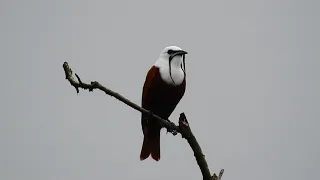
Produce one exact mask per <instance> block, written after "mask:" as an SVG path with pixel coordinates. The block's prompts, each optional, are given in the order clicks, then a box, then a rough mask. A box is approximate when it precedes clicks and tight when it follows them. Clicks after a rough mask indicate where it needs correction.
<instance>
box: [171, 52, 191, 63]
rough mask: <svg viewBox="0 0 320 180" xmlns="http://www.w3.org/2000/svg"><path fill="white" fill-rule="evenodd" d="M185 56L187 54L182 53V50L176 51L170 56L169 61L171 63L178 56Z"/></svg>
mask: <svg viewBox="0 0 320 180" xmlns="http://www.w3.org/2000/svg"><path fill="white" fill-rule="evenodd" d="M185 54H188V52H186V51H183V50H179V51H176V52H175V53H173V54H171V55H170V57H169V61H171V60H172V59H173V58H174V57H175V56H178V55H180V56H183V55H185Z"/></svg>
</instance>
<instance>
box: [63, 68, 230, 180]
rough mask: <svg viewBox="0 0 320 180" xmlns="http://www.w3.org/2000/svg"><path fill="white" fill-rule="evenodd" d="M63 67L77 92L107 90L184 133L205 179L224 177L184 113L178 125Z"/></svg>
mask: <svg viewBox="0 0 320 180" xmlns="http://www.w3.org/2000/svg"><path fill="white" fill-rule="evenodd" d="M63 69H64V72H65V75H66V79H67V80H68V81H69V82H70V84H71V85H72V86H73V87H74V88H75V89H76V91H77V93H79V88H82V89H85V90H86V89H87V90H89V91H93V90H94V89H99V90H101V91H103V92H105V93H106V94H108V95H110V96H113V97H115V98H116V99H118V100H119V101H121V102H123V103H125V104H126V105H128V106H130V107H132V108H133V109H136V110H137V111H140V112H141V113H144V114H148V115H151V116H153V117H154V118H155V119H157V120H158V122H159V124H160V125H161V126H162V127H164V128H166V129H167V131H168V132H170V133H172V134H173V135H177V133H180V134H181V135H182V137H183V138H185V139H186V140H187V141H188V143H189V145H190V147H191V149H192V150H193V152H194V156H195V158H196V161H197V163H198V165H199V168H200V170H201V173H202V176H203V180H220V179H221V177H222V174H223V172H224V170H223V169H222V170H221V171H220V173H219V176H217V175H216V174H215V173H214V174H213V175H212V176H211V173H210V170H209V168H208V164H207V161H206V160H205V157H204V155H203V153H202V150H201V148H200V145H199V143H198V142H197V140H196V138H195V136H194V135H193V133H192V131H191V129H190V126H189V123H188V121H187V118H186V116H185V114H184V113H181V114H180V118H179V126H176V125H175V124H174V123H173V122H171V121H170V120H168V119H162V118H161V117H159V116H157V115H156V114H153V113H152V112H151V113H150V111H148V110H146V109H144V108H142V107H140V106H138V105H137V104H135V103H133V102H131V101H130V100H128V99H126V98H125V97H123V96H122V95H120V94H119V93H116V92H114V91H112V90H110V89H108V88H106V87H105V86H103V85H101V84H100V83H99V82H97V81H92V82H91V83H90V84H89V83H84V82H82V81H81V79H80V77H79V76H78V75H77V74H75V76H76V78H77V81H76V80H75V79H74V78H73V75H72V70H71V68H70V67H69V65H68V63H67V62H64V63H63Z"/></svg>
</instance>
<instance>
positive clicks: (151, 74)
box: [142, 66, 159, 108]
mask: <svg viewBox="0 0 320 180" xmlns="http://www.w3.org/2000/svg"><path fill="white" fill-rule="evenodd" d="M157 75H159V69H158V68H157V67H155V66H152V67H151V68H150V70H149V71H148V74H147V77H146V80H145V82H144V85H143V91H142V107H143V108H148V107H149V103H150V101H151V99H150V97H151V96H150V92H153V89H154V88H155V87H154V86H155V84H156V83H157V82H156V81H157Z"/></svg>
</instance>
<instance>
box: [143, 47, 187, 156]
mask: <svg viewBox="0 0 320 180" xmlns="http://www.w3.org/2000/svg"><path fill="white" fill-rule="evenodd" d="M186 54H188V53H187V52H186V51H184V50H182V49H181V48H180V47H178V46H168V47H165V48H164V49H163V50H162V51H161V53H160V55H159V57H158V59H157V60H156V62H155V63H154V65H152V66H151V68H150V69H149V71H148V73H147V76H146V79H145V82H144V85H143V90H142V102H141V105H142V107H143V108H144V109H146V110H148V111H149V112H150V113H152V114H155V115H158V116H159V117H161V118H163V119H168V118H169V116H170V115H171V113H172V112H173V111H174V109H175V108H176V106H177V104H178V103H179V102H180V100H181V99H182V97H183V95H184V93H185V89H186V72H185V62H184V60H185V55H186ZM150 113H149V114H146V113H142V115H141V126H142V132H143V135H144V138H143V143H142V148H141V153H140V160H141V161H143V160H144V159H146V158H148V157H149V155H150V154H151V157H152V159H154V160H155V161H159V160H160V130H161V126H160V125H159V124H158V123H157V119H155V118H153V117H152V116H150Z"/></svg>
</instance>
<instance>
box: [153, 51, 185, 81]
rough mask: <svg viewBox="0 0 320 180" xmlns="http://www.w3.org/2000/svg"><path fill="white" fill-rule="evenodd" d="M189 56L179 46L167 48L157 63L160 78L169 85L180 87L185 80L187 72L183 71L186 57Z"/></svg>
mask: <svg viewBox="0 0 320 180" xmlns="http://www.w3.org/2000/svg"><path fill="white" fill-rule="evenodd" d="M185 54H187V52H186V51H183V50H182V49H181V48H180V47H178V46H168V47H165V48H164V49H163V50H162V52H161V53H160V55H159V57H158V59H157V61H156V63H155V64H154V65H155V66H156V67H158V68H159V71H160V76H161V78H162V80H164V81H165V82H166V83H167V84H170V85H174V86H178V85H180V84H181V83H182V82H183V80H184V78H185V72H184V69H182V63H183V58H184V55H185Z"/></svg>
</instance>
